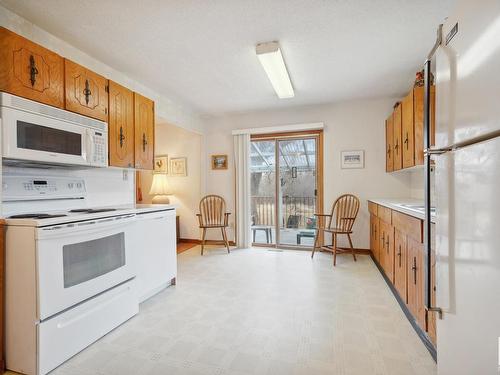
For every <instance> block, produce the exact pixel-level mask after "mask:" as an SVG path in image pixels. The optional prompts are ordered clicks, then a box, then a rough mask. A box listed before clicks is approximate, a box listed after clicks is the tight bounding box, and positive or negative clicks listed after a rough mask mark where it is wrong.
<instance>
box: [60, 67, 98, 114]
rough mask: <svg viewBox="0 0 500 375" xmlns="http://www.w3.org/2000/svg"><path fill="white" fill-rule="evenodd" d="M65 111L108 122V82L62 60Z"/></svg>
mask: <svg viewBox="0 0 500 375" xmlns="http://www.w3.org/2000/svg"><path fill="white" fill-rule="evenodd" d="M64 78H65V84H66V89H65V92H66V95H65V97H66V109H67V110H68V111H72V112H76V113H79V114H81V115H84V116H89V117H93V118H96V119H98V120H101V121H106V122H107V121H108V89H107V88H108V80H107V79H106V78H104V77H102V76H100V75H99V74H96V73H94V72H92V71H90V70H88V69H86V68H84V67H83V66H81V65H78V64H76V63H74V62H72V61H70V60H67V59H65V60H64Z"/></svg>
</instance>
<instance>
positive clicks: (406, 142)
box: [405, 132, 410, 150]
mask: <svg viewBox="0 0 500 375" xmlns="http://www.w3.org/2000/svg"><path fill="white" fill-rule="evenodd" d="M409 143H410V142H409V141H408V132H406V139H405V145H406V149H407V150H408V145H409Z"/></svg>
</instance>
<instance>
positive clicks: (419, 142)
mask: <svg viewBox="0 0 500 375" xmlns="http://www.w3.org/2000/svg"><path fill="white" fill-rule="evenodd" d="M413 129H414V132H415V165H422V164H424V88H423V87H415V88H414V89H413Z"/></svg>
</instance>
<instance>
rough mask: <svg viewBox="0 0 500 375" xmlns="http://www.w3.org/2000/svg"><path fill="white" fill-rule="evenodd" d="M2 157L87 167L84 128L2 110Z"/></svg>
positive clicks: (15, 111) (18, 111)
mask: <svg viewBox="0 0 500 375" xmlns="http://www.w3.org/2000/svg"><path fill="white" fill-rule="evenodd" d="M2 128H3V157H4V158H7V159H14V160H29V161H36V162H46V163H54V164H75V165H88V164H89V160H88V157H87V153H88V148H89V147H88V144H89V142H90V139H89V136H88V133H87V131H86V130H87V128H86V127H84V126H79V125H76V124H73V123H70V122H65V121H61V120H58V119H55V118H51V117H46V116H42V115H38V114H33V113H29V112H24V111H20V110H17V109H13V108H9V107H3V108H2Z"/></svg>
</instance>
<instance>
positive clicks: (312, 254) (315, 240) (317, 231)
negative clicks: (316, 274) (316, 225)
mask: <svg viewBox="0 0 500 375" xmlns="http://www.w3.org/2000/svg"><path fill="white" fill-rule="evenodd" d="M318 238H319V230H318V229H316V238H315V239H314V245H313V251H312V253H311V258H314V252H315V251H316V248H317V247H318Z"/></svg>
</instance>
